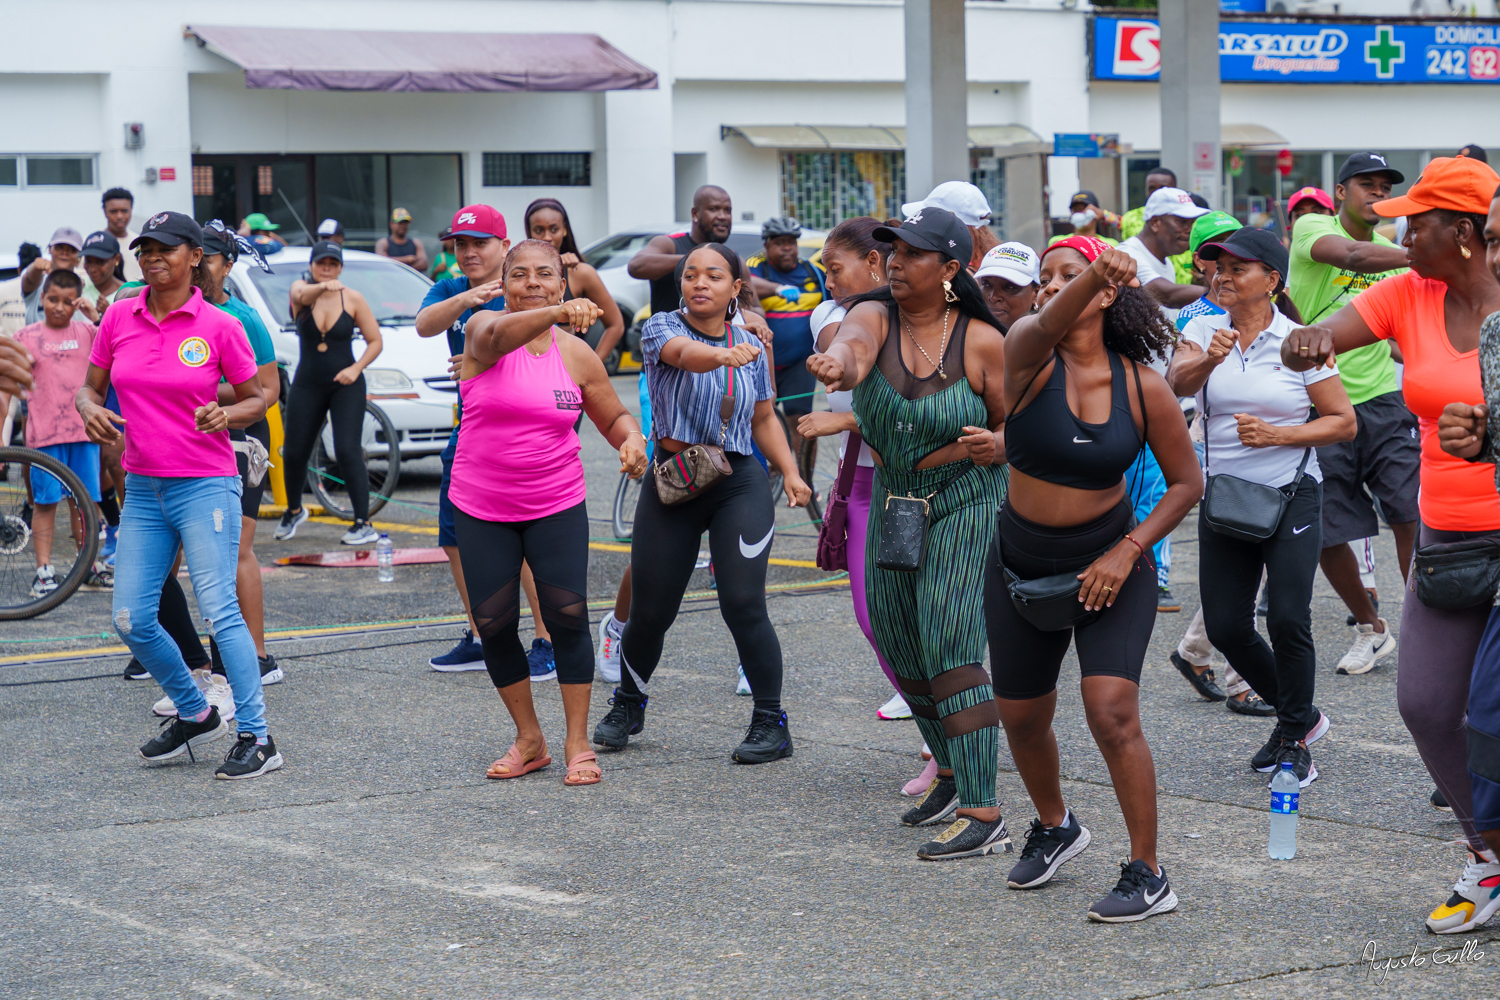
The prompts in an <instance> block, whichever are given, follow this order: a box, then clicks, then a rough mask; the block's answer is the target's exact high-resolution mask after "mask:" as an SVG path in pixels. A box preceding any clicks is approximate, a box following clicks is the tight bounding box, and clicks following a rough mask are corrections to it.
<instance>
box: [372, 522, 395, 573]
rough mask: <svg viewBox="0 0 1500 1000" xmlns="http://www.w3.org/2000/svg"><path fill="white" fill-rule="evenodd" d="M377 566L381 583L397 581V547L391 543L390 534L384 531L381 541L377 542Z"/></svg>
mask: <svg viewBox="0 0 1500 1000" xmlns="http://www.w3.org/2000/svg"><path fill="white" fill-rule="evenodd" d="M375 566H376V571H375V572H376V575H377V578H378V579H379V580H380V582H381V583H395V582H396V547H395V546H394V545H392V544H391V536H390V535H387V534H384V533H382V534H381V536H380V541H378V542H376V543H375Z"/></svg>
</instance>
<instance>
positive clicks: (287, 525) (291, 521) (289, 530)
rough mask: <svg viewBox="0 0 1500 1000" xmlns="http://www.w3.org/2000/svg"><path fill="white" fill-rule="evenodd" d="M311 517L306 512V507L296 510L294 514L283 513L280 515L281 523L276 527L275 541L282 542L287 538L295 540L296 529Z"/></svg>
mask: <svg viewBox="0 0 1500 1000" xmlns="http://www.w3.org/2000/svg"><path fill="white" fill-rule="evenodd" d="M311 516H312V515H311V514H309V513H308V512H307V508H306V507H299V508H297V510H296V512H295V513H293V512H292V511H285V512H284V513H283V514H282V515H281V523H280V524H278V525H277V526H276V540H277V541H278V542H284V541H286V540H287V539H288V538H295V537H296V535H297V529H298V528H300V527H302V525H303V524H304V523H306V521H307V519H308V518H309V517H311Z"/></svg>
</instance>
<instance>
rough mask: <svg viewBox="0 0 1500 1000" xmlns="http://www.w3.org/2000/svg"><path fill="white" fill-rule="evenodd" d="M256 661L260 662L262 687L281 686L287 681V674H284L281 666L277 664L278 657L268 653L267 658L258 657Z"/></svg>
mask: <svg viewBox="0 0 1500 1000" xmlns="http://www.w3.org/2000/svg"><path fill="white" fill-rule="evenodd" d="M256 659H258V660H259V661H260V683H261V685H262V686H265V685H267V684H280V683H281V682H282V681H284V680H286V674H284V673H282V671H281V666H280V665H279V664H278V663H277V662H276V657H274V656H272V655H271V654H270V653H267V654H266V655H265V656H258V657H256Z"/></svg>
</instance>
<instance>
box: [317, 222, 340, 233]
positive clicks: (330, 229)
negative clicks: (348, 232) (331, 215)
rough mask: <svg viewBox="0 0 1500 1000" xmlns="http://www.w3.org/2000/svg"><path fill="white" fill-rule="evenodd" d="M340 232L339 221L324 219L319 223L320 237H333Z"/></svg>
mask: <svg viewBox="0 0 1500 1000" xmlns="http://www.w3.org/2000/svg"><path fill="white" fill-rule="evenodd" d="M338 231H339V220H338V219H324V220H323V221H322V222H320V223H318V235H319V236H332V235H333V234H334V233H336V232H338Z"/></svg>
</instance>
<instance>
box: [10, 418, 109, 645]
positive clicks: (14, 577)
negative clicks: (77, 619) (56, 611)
mask: <svg viewBox="0 0 1500 1000" xmlns="http://www.w3.org/2000/svg"><path fill="white" fill-rule="evenodd" d="M23 462H24V463H28V464H29V465H31V466H32V467H34V468H39V469H45V470H46V471H47V472H50V473H51V474H52V475H54V476H56V477H57V478H58V479H59V480H61V481H62V484H63V488H64V489H65V490H67V491H68V493H69V494H70V495H71V496H74V497H81V498H82V499H81V500H80V501H79V502H78V505H77V506H78V513H79V515H80V520H81V522H82V529H83V531H82V533H83V538H82V541H81V543H80V541H79V540H78V539H76V538H74V537H73V532H72V530H71V519H70V518H69V516H68V514H67V511H68V505H67V504H66V503H61V504H58V507H59V508H60V513H61V516H60V517H58V518H57V519H56V521H55V522H54V524H55V529H54V532H53V538H52V568H53V571H54V572H55V573H56V574H57V576H56V580H57V589H56V590H54V591H52V592H51V593H49V594H43V595H40V596H39V595H36V594H33V593H32V592H31V583H32V580H33V579H34V578H35V576H36V549H35V536H34V535H33V534H32V525H31V522H32V513H31V511H30V505H29V504H28V503H27V502H26V496H27V493H26V482H25V480H23V479H22V478H21V477H22V475H24V471H23V466H22V463H23ZM0 464H4V465H5V467H6V470H5V475H4V477H3V478H0V621H17V620H19V619H22V618H35V617H36V616H37V615H40V614H45V613H46V612H48V611H51V610H52V609H53V608H55V607H57V606H58V605H59V604H61V603H62V602H63V601H66V600H67V599H68V598H69V597H72V596H73V592H74V591H76V590H77V589H78V587H79V585H80V584H82V583H83V581H84V579H85V578H86V577H87V576H88V574H89V570H90V569H92V568H93V565H94V559H95V557H96V556H98V554H99V510H98V508H97V507H95V506H94V503H93V501H92V500H90V499H89V496H88V494H87V493H86V492H84V488H83V483H81V482H79V481H78V477H77V476H76V475H74V474H73V470H72V469H70V468H68V467H67V466H66V465H64V464H63V463H61V462H59V461H58V460H57V459H55V458H53V457H52V456H51V455H47V454H44V453H43V452H40V451H32V450H31V449H29V448H0Z"/></svg>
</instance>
